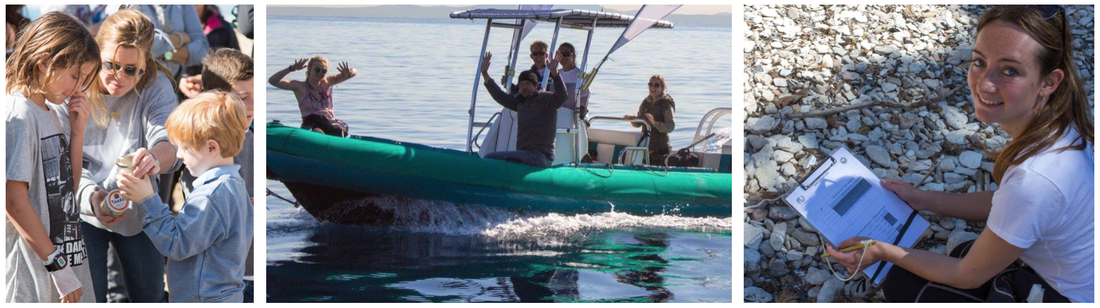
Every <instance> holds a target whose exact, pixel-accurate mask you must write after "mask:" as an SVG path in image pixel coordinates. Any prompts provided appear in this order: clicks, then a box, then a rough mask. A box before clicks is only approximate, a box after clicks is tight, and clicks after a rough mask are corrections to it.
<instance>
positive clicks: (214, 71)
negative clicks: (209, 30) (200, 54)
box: [202, 48, 252, 91]
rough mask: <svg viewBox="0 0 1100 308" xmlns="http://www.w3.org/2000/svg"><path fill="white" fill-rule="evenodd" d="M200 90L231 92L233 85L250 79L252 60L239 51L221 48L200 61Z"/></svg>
mask: <svg viewBox="0 0 1100 308" xmlns="http://www.w3.org/2000/svg"><path fill="white" fill-rule="evenodd" d="M202 65H203V68H202V88H203V89H206V90H222V91H233V84H234V83H236V82H238V81H242V80H249V79H252V58H251V57H249V56H248V55H245V54H244V53H241V51H240V50H236V49H232V48H221V49H218V50H217V51H215V52H214V55H212V56H210V57H207V58H206V59H205V60H203V61H202Z"/></svg>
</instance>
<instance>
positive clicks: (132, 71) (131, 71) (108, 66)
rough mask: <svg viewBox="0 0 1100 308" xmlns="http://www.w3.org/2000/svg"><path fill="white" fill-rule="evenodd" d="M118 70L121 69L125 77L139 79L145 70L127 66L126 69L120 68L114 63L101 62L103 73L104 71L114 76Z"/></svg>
mask: <svg viewBox="0 0 1100 308" xmlns="http://www.w3.org/2000/svg"><path fill="white" fill-rule="evenodd" d="M119 69H121V70H122V72H123V73H125V74H126V75H127V76H130V77H141V75H144V74H145V70H143V69H138V68H137V67H135V66H132V65H127V66H126V67H122V66H121V65H118V64H115V63H114V62H110V61H103V70H104V71H106V72H108V73H111V74H115V73H118V70H119Z"/></svg>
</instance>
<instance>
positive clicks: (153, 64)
mask: <svg viewBox="0 0 1100 308" xmlns="http://www.w3.org/2000/svg"><path fill="white" fill-rule="evenodd" d="M154 31H156V27H155V26H154V25H153V21H152V20H149V17H145V14H142V13H141V12H139V11H137V10H134V9H123V10H119V11H118V12H116V13H114V14H111V16H110V17H107V20H104V21H103V25H101V26H100V27H99V34H97V35H96V43H98V44H99V47H100V48H104V47H105V46H108V45H109V44H113V45H115V46H116V48H115V53H118V49H119V48H133V49H136V50H137V51H138V52H140V53H142V54H144V55H145V65H144V69H145V74H143V75H141V78H139V79H138V82H137V84H136V85H135V86H134V92H135V93H137V94H138V95H141V92H140V91H139V90H144V89H146V88H148V87H149V86H152V84H153V83H155V82H156V78H157V71H160V72H161V73H163V74H164V76H166V77H168V80H170V81H172V82H171V83H172V89H173V91H175V85H176V82H175V80H173V79H172V72H171V71H169V70H168V68H167V67H165V66H164V65H161V64H160V63H157V61H156V60H155V59H153V53H152V51H151V50H152V48H153V34H154ZM89 92H90V95H89V96H90V97H91V101H92V109H93V110H94V111H93V113H92V114H93V115H98V116H95V117H94V118H95V121H96V123H99V125H101V126H106V125H107V122H108V121H109V119H108V118H107V117H106V115H107V114H109V112H108V111H107V102H106V97H105V94H106V93H107V89H106V87H105V86H104V85H103V83H102V82H96V83H93V84H92V91H89Z"/></svg>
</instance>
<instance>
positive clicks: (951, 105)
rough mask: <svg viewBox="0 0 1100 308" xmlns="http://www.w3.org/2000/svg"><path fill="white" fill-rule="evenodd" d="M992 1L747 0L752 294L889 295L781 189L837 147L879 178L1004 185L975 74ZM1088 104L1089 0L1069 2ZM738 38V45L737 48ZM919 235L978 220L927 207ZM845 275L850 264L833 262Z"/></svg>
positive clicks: (934, 185)
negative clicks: (765, 2) (971, 71)
mask: <svg viewBox="0 0 1100 308" xmlns="http://www.w3.org/2000/svg"><path fill="white" fill-rule="evenodd" d="M984 11H985V7H984V6H967V5H853V6H821V5H782V6H760V5H757V6H744V22H745V29H747V31H746V32H745V33H744V34H743V35H744V36H743V37H742V38H741V40H742V41H741V42H740V44H738V45H739V46H743V48H744V53H745V69H746V71H745V72H744V80H745V83H744V91H745V92H744V99H743V101H744V105H743V108H744V111H745V114H746V118H745V119H744V125H745V142H746V144H745V153H744V154H743V155H744V168H745V181H746V186H745V187H744V198H745V200H746V201H747V202H746V203H745V204H744V213H745V215H744V245H745V246H744V269H745V276H744V286H745V290H744V300H745V301H746V302H880V301H883V298H882V293H881V291H879V290H878V289H877V288H876V287H873V286H871V284H870V283H867V282H866V279H865V278H864V279H855V280H852V281H851V282H847V283H846V282H843V281H841V280H839V279H837V278H836V277H834V276H833V274H832V273H831V272H830V270H829V268H828V266H829V265H827V264H826V262H825V260H823V259H821V258H819V257H818V256H819V255H820V254H821V253H823V249H824V248H823V246H822V245H823V239H821V238H820V237H819V235H818V234H817V233H816V230H814V229H813V227H812V226H811V225H810V224H809V223H808V222H807V221H806V220H805V219H804V218H802V217H801V216H800V215H799V214H798V212H796V211H795V210H794V209H793V208H791V207H789V206H787V205H786V204H784V203H783V202H782V201H781V200H779V198H780V197H781V196H782V195H783V194H785V193H786V192H787V191H788V190H790V189H791V188H792V187H795V186H796V185H798V181H799V180H800V179H802V178H804V177H805V176H806V175H807V174H808V173H809V172H810V171H811V169H813V167H814V166H816V165H817V164H819V163H820V162H821V161H822V160H823V159H824V158H826V157H828V156H829V155H831V154H832V153H833V151H835V150H836V149H839V148H840V147H847V148H848V149H850V150H851V151H852V153H853V154H855V156H856V157H857V158H858V159H859V160H860V162H862V163H863V164H864V165H865V166H868V167H869V168H870V169H871V170H872V171H873V172H874V173H875V175H877V176H878V177H879V178H890V179H900V180H903V181H906V182H908V183H910V184H913V185H918V184H919V187H920V188H921V189H923V190H930V191H945V192H959V193H963V192H975V191H987V190H995V189H996V184H995V183H994V181H993V180H992V171H993V161H992V160H991V159H990V158H989V157H988V156H986V155H985V151H994V150H999V149H1001V148H1002V147H1003V146H1004V145H1005V144H1006V143H1007V142H1008V141H1010V137H1009V136H1008V134H1007V133H1005V132H1004V131H1003V130H1002V129H1001V128H1000V127H999V126H997V125H995V124H994V125H987V124H984V123H981V122H980V121H978V119H976V118H975V116H974V106H973V102H972V100H971V96H970V89H969V88H968V87H967V83H966V77H967V69H968V68H969V61H970V60H971V48H972V44H973V42H974V39H975V35H976V33H975V32H976V26H977V23H978V18H979V17H980V16H981V13H982V12H984ZM1065 14H1066V16H1067V17H1068V18H1069V23H1070V28H1071V32H1072V34H1073V36H1074V40H1073V42H1072V44H1073V47H1074V48H1075V58H1076V62H1075V63H1076V66H1077V69H1078V72H1077V73H1078V76H1079V77H1080V78H1081V80H1082V81H1083V84H1084V88H1085V92H1086V94H1087V95H1088V97H1089V103H1090V105H1091V104H1093V98H1092V96H1093V93H1094V83H1093V80H1094V77H1093V74H1094V62H1093V58H1094V54H1093V53H1094V39H1093V36H1094V33H1093V28H1094V24H1093V23H1094V20H1093V7H1092V6H1066V7H1065ZM738 48H741V47H738ZM921 215H922V216H923V217H924V218H926V219H927V220H928V221H929V222H931V224H932V226H931V227H930V228H929V229H928V230H927V231H926V232H925V233H924V235H923V236H922V238H921V240H919V241H918V243H917V244H916V245H915V246H914V248H917V249H923V250H929V251H933V252H937V253H943V254H946V252H947V251H950V250H951V249H952V248H954V246H955V245H956V244H958V243H961V242H965V241H968V240H971V239H975V238H977V236H978V233H980V232H981V230H982V229H983V228H984V223H983V222H967V221H963V220H961V219H955V218H947V217H942V216H939V215H935V214H933V213H930V212H922V213H921ZM832 266H833V269H834V270H835V271H836V273H837V274H840V275H842V276H845V277H847V275H848V273H847V271H846V270H845V269H844V268H843V267H842V266H840V265H839V264H837V263H836V262H833V264H832Z"/></svg>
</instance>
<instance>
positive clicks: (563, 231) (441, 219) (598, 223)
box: [341, 196, 733, 239]
mask: <svg viewBox="0 0 1100 308" xmlns="http://www.w3.org/2000/svg"><path fill="white" fill-rule="evenodd" d="M341 207H375V208H376V209H378V210H380V211H384V212H392V214H393V222H392V224H390V225H389V228H392V229H393V230H395V231H408V232H423V233H440V234H448V235H481V236H486V237H489V238H495V239H519V238H546V237H570V236H574V235H578V234H583V233H587V232H593V231H600V230H613V229H614V230H622V229H628V230H632V229H663V230H679V231H691V232H705V233H729V232H731V230H732V228H733V227H732V226H733V218H732V217H726V218H715V217H681V216H670V215H657V216H634V215H630V214H625V213H616V212H605V213H593V214H570V215H563V214H558V213H516V212H510V211H506V210H502V209H499V208H493V207H487V206H483V205H476V204H474V205H468V204H454V203H451V202H446V201H432V200H420V199H407V198H398V197H391V196H376V197H367V198H362V199H357V200H348V201H345V202H344V204H341Z"/></svg>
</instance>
